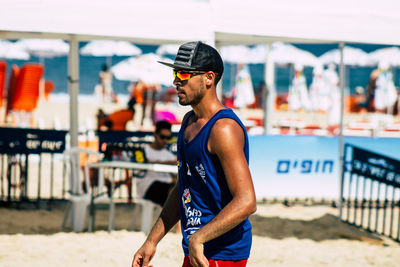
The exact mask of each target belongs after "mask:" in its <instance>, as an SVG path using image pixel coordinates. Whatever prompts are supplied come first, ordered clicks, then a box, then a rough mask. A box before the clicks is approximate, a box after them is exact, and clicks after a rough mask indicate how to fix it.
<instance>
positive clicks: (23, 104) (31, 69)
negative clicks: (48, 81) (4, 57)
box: [11, 64, 43, 112]
mask: <svg viewBox="0 0 400 267" xmlns="http://www.w3.org/2000/svg"><path fill="white" fill-rule="evenodd" d="M42 75H43V66H41V65H39V64H26V65H24V66H22V67H21V70H20V71H19V74H18V76H17V79H16V81H15V88H13V96H12V99H11V110H24V111H28V112H31V111H33V110H34V109H35V108H36V105H37V102H38V100H39V83H40V79H41V78H42Z"/></svg>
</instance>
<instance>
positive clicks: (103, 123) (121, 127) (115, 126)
mask: <svg viewBox="0 0 400 267" xmlns="http://www.w3.org/2000/svg"><path fill="white" fill-rule="evenodd" d="M135 103H136V102H135V99H134V98H131V100H129V102H128V107H127V108H126V109H120V110H117V111H114V112H113V113H111V114H109V115H107V114H105V113H104V112H103V110H102V109H99V110H98V112H97V122H98V129H99V130H103V131H104V130H113V131H125V130H126V124H127V123H128V122H129V121H130V120H132V119H133V116H134V115H135V108H134V106H135Z"/></svg>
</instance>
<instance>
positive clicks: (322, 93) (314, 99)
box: [310, 65, 332, 113]
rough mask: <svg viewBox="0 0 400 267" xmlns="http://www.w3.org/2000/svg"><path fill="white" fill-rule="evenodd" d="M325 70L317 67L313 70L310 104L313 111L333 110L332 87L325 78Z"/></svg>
mask: <svg viewBox="0 0 400 267" xmlns="http://www.w3.org/2000/svg"><path fill="white" fill-rule="evenodd" d="M323 73H324V69H323V67H322V66H320V65H317V66H315V67H314V70H313V80H312V83H311V85H310V102H311V107H312V110H313V111H317V112H322V113H324V112H328V110H329V109H330V108H331V105H332V103H331V99H330V86H328V85H327V84H326V80H325V79H324V77H323Z"/></svg>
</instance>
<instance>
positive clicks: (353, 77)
mask: <svg viewBox="0 0 400 267" xmlns="http://www.w3.org/2000/svg"><path fill="white" fill-rule="evenodd" d="M85 44H86V42H81V43H80V47H82V46H84V45H85ZM295 45H296V46H297V47H299V48H300V49H304V50H307V51H309V52H311V53H313V54H314V55H315V56H317V57H318V56H320V55H322V54H323V53H325V52H327V51H329V50H331V49H336V48H338V45H337V44H295ZM137 46H138V47H140V48H141V49H142V51H143V54H145V53H151V52H153V53H155V51H156V50H157V48H158V46H156V45H137ZM349 46H353V47H357V48H361V49H363V50H364V51H365V52H371V51H373V50H375V49H378V48H382V47H384V46H382V45H361V44H349ZM168 57H170V58H171V59H174V57H173V56H168ZM127 58H128V57H126V56H125V57H124V56H113V57H111V58H106V57H94V56H80V58H79V61H80V65H79V74H80V91H79V94H80V95H92V94H93V92H94V87H95V86H96V84H98V83H99V71H100V70H101V68H102V66H103V64H106V63H108V62H110V60H111V63H112V65H115V64H117V63H118V62H120V61H122V60H124V59H127ZM39 61H40V60H39V58H37V57H34V56H32V57H31V58H30V60H29V61H23V60H7V64H8V68H7V70H8V75H7V78H8V77H9V72H10V70H11V65H12V64H16V65H18V66H22V65H23V64H25V63H27V62H36V63H38V62H39ZM67 62H68V60H67V57H66V56H64V57H54V58H46V59H45V60H44V64H45V74H44V76H45V79H46V80H51V81H53V82H54V84H55V90H54V92H53V93H52V95H54V94H60V95H59V97H58V98H59V99H65V97H67V94H68V79H67V73H68V69H67ZM374 68H375V67H359V66H346V67H345V80H344V87H345V90H346V92H347V93H353V92H354V90H355V88H356V87H357V86H362V87H364V88H365V87H366V86H367V84H368V80H369V76H370V74H371V71H372V70H373V69H374ZM249 69H250V74H251V77H252V82H253V86H254V87H255V88H257V87H258V86H259V85H260V84H261V83H262V82H263V81H264V72H265V71H264V65H263V64H250V65H249ZM392 70H393V76H394V80H395V85H396V86H399V84H400V69H399V68H393V69H392ZM236 71H237V64H225V71H224V76H223V83H222V84H223V92H225V93H229V92H230V91H231V89H232V87H233V86H234V80H235V73H236ZM312 72H313V68H311V67H305V68H304V75H305V77H306V80H307V84H308V85H310V84H311V82H312ZM293 75H294V72H293V65H286V66H276V67H275V87H276V91H277V93H278V94H284V93H286V92H287V91H288V87H289V85H290V83H291V80H292V78H293ZM171 79H173V77H172V73H171ZM130 85H131V83H130V82H129V81H120V80H116V79H114V80H113V89H114V91H115V93H117V94H119V95H128V94H129V90H130ZM56 98H57V97H56Z"/></svg>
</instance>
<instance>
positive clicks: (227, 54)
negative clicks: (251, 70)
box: [221, 45, 250, 64]
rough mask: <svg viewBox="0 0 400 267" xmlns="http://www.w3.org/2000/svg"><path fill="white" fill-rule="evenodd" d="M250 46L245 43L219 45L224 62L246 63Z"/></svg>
mask: <svg viewBox="0 0 400 267" xmlns="http://www.w3.org/2000/svg"><path fill="white" fill-rule="evenodd" d="M249 54H250V48H248V47H247V46H245V45H229V46H223V47H221V57H222V60H223V61H224V62H226V63H231V64H236V63H243V64H247V63H250V62H248V60H249Z"/></svg>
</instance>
